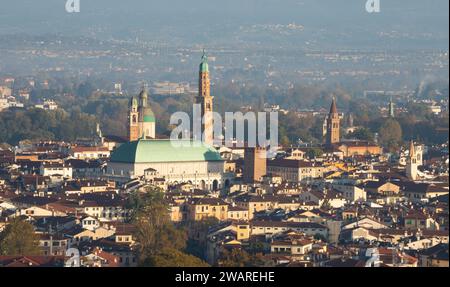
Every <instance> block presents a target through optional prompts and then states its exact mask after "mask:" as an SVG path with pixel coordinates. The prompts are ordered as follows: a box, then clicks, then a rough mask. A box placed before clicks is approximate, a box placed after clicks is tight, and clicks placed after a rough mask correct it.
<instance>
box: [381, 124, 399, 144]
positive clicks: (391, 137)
mask: <svg viewBox="0 0 450 287" xmlns="http://www.w3.org/2000/svg"><path fill="white" fill-rule="evenodd" d="M380 142H381V144H382V145H383V146H385V147H387V148H388V149H389V150H390V151H395V150H396V149H397V148H398V146H399V145H400V144H401V142H402V127H401V126H400V124H399V123H398V122H397V121H396V120H394V119H387V120H386V121H385V122H384V124H383V125H382V126H381V127H380Z"/></svg>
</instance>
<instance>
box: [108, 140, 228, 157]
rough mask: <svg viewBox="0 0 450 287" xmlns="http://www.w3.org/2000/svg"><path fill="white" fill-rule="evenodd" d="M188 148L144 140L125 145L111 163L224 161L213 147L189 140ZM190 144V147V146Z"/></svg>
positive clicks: (115, 154)
mask: <svg viewBox="0 0 450 287" xmlns="http://www.w3.org/2000/svg"><path fill="white" fill-rule="evenodd" d="M185 142H187V143H188V145H187V146H175V145H174V144H172V142H171V140H144V139H140V140H137V141H133V142H128V143H124V144H122V145H121V146H119V147H118V148H117V149H116V150H115V151H114V152H113V153H112V154H111V162H120V163H157V162H193V161H222V158H221V156H220V154H219V152H217V150H216V149H214V148H213V147H211V146H208V145H205V144H202V143H201V142H197V143H198V145H193V143H194V142H193V141H190V140H187V141H185ZM189 143H190V145H189Z"/></svg>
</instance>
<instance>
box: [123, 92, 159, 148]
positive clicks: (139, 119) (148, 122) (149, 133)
mask: <svg viewBox="0 0 450 287" xmlns="http://www.w3.org/2000/svg"><path fill="white" fill-rule="evenodd" d="M155 135H156V122H155V114H154V113H153V111H152V109H151V107H150V105H149V104H148V93H147V88H145V87H144V88H143V89H142V91H141V93H140V94H139V102H138V100H137V99H136V98H135V97H132V98H131V100H130V105H129V110H128V125H127V138H128V141H135V140H138V139H141V138H142V139H154V138H155V137H156V136H155Z"/></svg>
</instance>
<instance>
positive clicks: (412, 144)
mask: <svg viewBox="0 0 450 287" xmlns="http://www.w3.org/2000/svg"><path fill="white" fill-rule="evenodd" d="M415 153H416V151H415V147H414V141H413V140H411V143H410V144H409V157H410V158H413V157H414V156H415Z"/></svg>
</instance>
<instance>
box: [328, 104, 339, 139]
mask: <svg viewBox="0 0 450 287" xmlns="http://www.w3.org/2000/svg"><path fill="white" fill-rule="evenodd" d="M339 130H340V119H339V113H338V111H337V107H336V98H333V102H332V103H331V107H330V113H329V114H328V117H327V120H326V134H325V138H326V140H325V143H326V145H327V146H331V145H333V144H336V143H339V142H340V135H339V133H340V131H339Z"/></svg>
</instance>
